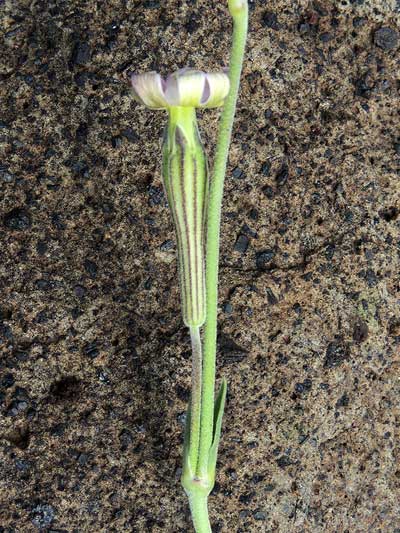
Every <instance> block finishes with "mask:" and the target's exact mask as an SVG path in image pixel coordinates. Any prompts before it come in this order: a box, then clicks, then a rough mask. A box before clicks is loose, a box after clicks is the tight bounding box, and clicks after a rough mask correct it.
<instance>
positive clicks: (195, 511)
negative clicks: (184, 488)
mask: <svg viewBox="0 0 400 533" xmlns="http://www.w3.org/2000/svg"><path fill="white" fill-rule="evenodd" d="M207 499H208V497H207V495H205V494H201V493H198V492H194V493H191V494H190V496H189V505H190V512H191V515H192V520H193V525H194V529H195V531H196V533H212V530H211V526H210V521H209V519H208V508H207Z"/></svg>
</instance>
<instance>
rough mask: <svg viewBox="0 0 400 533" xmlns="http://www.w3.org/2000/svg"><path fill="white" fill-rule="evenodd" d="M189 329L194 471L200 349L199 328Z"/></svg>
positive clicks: (199, 394)
mask: <svg viewBox="0 0 400 533" xmlns="http://www.w3.org/2000/svg"><path fill="white" fill-rule="evenodd" d="M189 330H190V340H191V342H192V393H191V400H190V448H189V460H190V464H191V465H192V468H193V471H196V466H197V460H198V453H199V441H200V413H201V376H202V349H201V338H200V328H199V327H190V328H189Z"/></svg>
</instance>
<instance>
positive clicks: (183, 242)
mask: <svg viewBox="0 0 400 533" xmlns="http://www.w3.org/2000/svg"><path fill="white" fill-rule="evenodd" d="M168 114H169V121H168V126H167V128H166V131H165V135H164V141H163V165H162V167H163V180H164V187H165V190H166V194H167V198H168V203H169V206H170V209H171V213H172V217H173V221H174V225H175V232H176V239H177V249H178V270H179V281H180V288H181V301H182V313H183V320H184V322H185V324H186V325H187V326H188V327H199V326H201V325H202V324H203V323H204V321H205V316H206V294H205V274H204V235H205V209H206V196H207V191H208V170H207V159H206V156H205V153H204V150H203V146H202V143H201V140H200V135H199V131H198V127H197V119H196V111H195V109H194V108H193V107H180V106H176V107H175V106H172V107H170V108H168Z"/></svg>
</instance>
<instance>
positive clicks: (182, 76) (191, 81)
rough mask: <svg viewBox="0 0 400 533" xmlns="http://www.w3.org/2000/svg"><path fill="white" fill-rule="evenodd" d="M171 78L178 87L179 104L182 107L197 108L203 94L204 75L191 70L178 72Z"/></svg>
mask: <svg viewBox="0 0 400 533" xmlns="http://www.w3.org/2000/svg"><path fill="white" fill-rule="evenodd" d="M172 77H175V78H176V82H177V85H178V94H179V103H178V105H180V106H182V107H199V106H200V102H201V97H202V95H203V92H204V86H205V81H206V75H205V74H204V72H201V71H199V70H192V69H182V70H178V71H177V72H175V73H174V74H172Z"/></svg>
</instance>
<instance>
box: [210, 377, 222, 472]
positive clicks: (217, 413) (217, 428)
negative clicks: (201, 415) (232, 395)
mask: <svg viewBox="0 0 400 533" xmlns="http://www.w3.org/2000/svg"><path fill="white" fill-rule="evenodd" d="M226 392H227V383H226V379H225V378H224V379H223V380H222V383H221V388H220V389H219V393H218V396H217V399H216V401H215V407H214V435H213V441H212V444H211V448H210V452H209V454H208V472H209V475H210V477H212V479H214V478H215V467H216V464H217V455H218V446H219V441H220V439H221V427H222V417H223V415H224V407H225V400H226Z"/></svg>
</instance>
